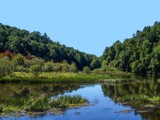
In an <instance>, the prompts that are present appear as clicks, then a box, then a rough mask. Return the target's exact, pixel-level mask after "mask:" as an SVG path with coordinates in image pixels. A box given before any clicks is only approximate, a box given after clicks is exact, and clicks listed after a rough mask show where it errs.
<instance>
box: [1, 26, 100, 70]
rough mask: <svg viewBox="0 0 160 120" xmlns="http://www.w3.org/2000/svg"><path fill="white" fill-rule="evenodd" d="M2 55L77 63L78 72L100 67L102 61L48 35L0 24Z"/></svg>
mask: <svg viewBox="0 0 160 120" xmlns="http://www.w3.org/2000/svg"><path fill="white" fill-rule="evenodd" d="M0 53H1V57H4V55H6V54H7V55H8V54H9V55H13V56H15V54H22V55H23V56H25V58H26V59H30V58H33V57H31V56H35V57H38V58H42V59H43V60H45V61H46V62H49V61H54V62H55V63H58V62H64V60H65V61H66V62H67V63H69V64H73V63H75V64H76V66H77V68H78V70H82V69H83V67H85V66H88V67H90V69H94V68H98V67H100V61H99V59H98V58H97V57H96V56H95V55H90V54H86V53H84V52H80V51H78V50H75V49H74V48H72V47H66V46H65V45H62V44H60V43H59V42H54V41H52V40H51V39H50V38H49V37H48V36H47V34H46V33H44V34H43V35H41V33H40V32H37V31H34V32H29V31H27V30H21V29H18V28H15V27H11V26H8V25H3V24H0Z"/></svg>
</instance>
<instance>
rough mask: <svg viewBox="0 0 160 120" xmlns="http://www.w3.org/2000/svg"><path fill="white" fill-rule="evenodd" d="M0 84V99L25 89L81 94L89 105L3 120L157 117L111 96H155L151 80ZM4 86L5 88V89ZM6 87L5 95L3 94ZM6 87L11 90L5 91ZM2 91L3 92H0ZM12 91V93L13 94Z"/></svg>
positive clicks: (141, 119) (157, 86) (148, 119)
mask: <svg viewBox="0 0 160 120" xmlns="http://www.w3.org/2000/svg"><path fill="white" fill-rule="evenodd" d="M67 86H68V85H63V87H61V85H51V84H50V85H47V84H46V85H16V84H14V85H12V84H5V85H0V87H1V88H0V89H2V88H3V89H2V90H1V91H0V92H1V93H0V94H1V99H2V97H4V98H5V97H6V99H9V96H10V97H13V93H14V90H15V91H17V89H18V90H20V89H24V88H28V87H29V89H30V93H29V94H32V95H33V94H36V95H38V96H39V95H40V94H45V93H49V94H50V95H52V94H53V95H63V94H66V95H81V96H82V97H84V98H86V99H87V100H88V101H89V102H90V103H91V104H92V105H91V106H85V107H80V108H76V109H67V110H66V111H65V112H64V113H63V114H60V115H54V114H44V115H36V116H20V117H2V118H0V119H3V120H13V119H16V120H98V119H100V120H160V114H157V113H156V114H155V113H147V114H138V113H137V112H136V110H135V109H134V108H132V106H124V105H122V104H121V103H115V102H114V101H113V98H114V97H116V96H118V95H126V94H137V93H140V94H141V93H144V92H145V94H147V95H148V94H154V95H159V90H160V84H159V83H157V82H155V81H151V82H147V83H144V82H136V83H135V82H133V83H128V84H116V85H113V84H92V85H69V86H68V88H67ZM7 88H8V89H7ZM5 90H8V94H7V95H6V93H4V91H5ZM9 90H12V91H10V92H9ZM2 94H4V95H2ZM14 94H15V93H14ZM131 109H132V111H131V112H129V113H124V112H119V111H122V110H131Z"/></svg>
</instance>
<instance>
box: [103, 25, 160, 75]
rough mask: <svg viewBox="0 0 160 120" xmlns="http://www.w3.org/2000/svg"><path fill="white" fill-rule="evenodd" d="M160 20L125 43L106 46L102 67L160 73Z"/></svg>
mask: <svg viewBox="0 0 160 120" xmlns="http://www.w3.org/2000/svg"><path fill="white" fill-rule="evenodd" d="M159 51H160V22H155V24H154V26H152V27H150V26H147V27H145V28H144V29H143V31H137V32H136V34H134V35H133V37H132V38H130V39H126V40H125V41H124V42H123V43H121V42H120V41H117V42H115V43H114V44H113V45H112V46H111V47H106V49H105V51H104V53H103V55H102V57H101V59H102V67H104V68H118V69H120V70H122V71H127V72H133V73H159V69H160V61H159V59H160V52H159Z"/></svg>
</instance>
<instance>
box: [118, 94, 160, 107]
mask: <svg viewBox="0 0 160 120" xmlns="http://www.w3.org/2000/svg"><path fill="white" fill-rule="evenodd" d="M115 101H116V102H122V103H124V104H131V105H136V106H137V105H142V106H143V105H146V104H153V105H160V96H152V97H150V96H147V95H145V94H136V95H126V96H123V97H117V98H115Z"/></svg>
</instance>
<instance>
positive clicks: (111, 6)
mask: <svg viewBox="0 0 160 120" xmlns="http://www.w3.org/2000/svg"><path fill="white" fill-rule="evenodd" d="M0 4H1V7H0V23H3V24H7V25H11V26H15V27H18V28H21V29H26V30H29V31H31V32H32V31H40V32H41V33H42V34H43V33H44V32H46V33H47V34H48V36H49V37H50V38H51V39H52V40H53V41H59V42H60V43H61V44H65V45H67V46H70V47H74V48H75V49H78V50H80V51H84V52H87V53H90V54H96V55H97V56H100V55H102V53H103V51H104V49H105V47H106V46H111V45H112V44H113V43H114V42H115V41H116V40H120V41H123V40H124V39H125V38H130V37H132V35H133V33H135V32H136V31H137V30H142V29H143V27H144V26H149V25H153V24H154V22H155V21H160V14H159V12H160V7H159V5H160V0H0Z"/></svg>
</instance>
